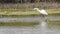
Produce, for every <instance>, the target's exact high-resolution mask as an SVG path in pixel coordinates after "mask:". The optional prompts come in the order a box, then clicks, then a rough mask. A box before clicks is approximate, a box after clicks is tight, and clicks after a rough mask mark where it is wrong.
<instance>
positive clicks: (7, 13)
mask: <svg viewBox="0 0 60 34" xmlns="http://www.w3.org/2000/svg"><path fill="white" fill-rule="evenodd" d="M45 10H46V11H47V12H48V14H49V16H60V8H57V9H45ZM40 15H41V14H40V13H39V12H38V11H34V10H31V11H29V10H28V9H27V10H24V11H21V10H19V11H15V10H13V11H11V10H10V11H6V10H4V11H3V10H1V11H0V17H16V16H17V17H25V16H27V17H28V16H29V17H30V16H40Z"/></svg>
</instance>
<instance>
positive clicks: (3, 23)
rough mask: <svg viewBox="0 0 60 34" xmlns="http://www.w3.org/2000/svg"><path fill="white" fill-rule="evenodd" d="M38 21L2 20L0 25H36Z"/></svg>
mask: <svg viewBox="0 0 60 34" xmlns="http://www.w3.org/2000/svg"><path fill="white" fill-rule="evenodd" d="M38 24H39V23H38V22H0V26H35V25H38Z"/></svg>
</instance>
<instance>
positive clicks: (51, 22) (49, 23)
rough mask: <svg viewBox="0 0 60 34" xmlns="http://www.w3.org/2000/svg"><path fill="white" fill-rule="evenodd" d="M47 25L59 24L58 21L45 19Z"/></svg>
mask: <svg viewBox="0 0 60 34" xmlns="http://www.w3.org/2000/svg"><path fill="white" fill-rule="evenodd" d="M47 24H48V25H60V21H47Z"/></svg>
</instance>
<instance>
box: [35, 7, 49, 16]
mask: <svg viewBox="0 0 60 34" xmlns="http://www.w3.org/2000/svg"><path fill="white" fill-rule="evenodd" d="M34 10H37V11H38V12H40V13H41V14H42V16H43V17H45V16H47V15H48V13H47V12H46V11H45V10H44V9H42V10H40V9H39V8H34Z"/></svg>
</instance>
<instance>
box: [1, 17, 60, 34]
mask: <svg viewBox="0 0 60 34" xmlns="http://www.w3.org/2000/svg"><path fill="white" fill-rule="evenodd" d="M47 18H48V19H49V20H53V21H54V20H60V17H59V16H58V17H47ZM0 21H1V22H9V21H22V22H23V21H25V22H35V21H39V22H40V24H39V25H36V26H32V27H15V26H12V27H10V26H0V34H60V25H53V26H51V25H50V26H49V25H48V24H47V23H46V22H45V21H44V18H42V17H25V18H10V17H9V18H0Z"/></svg>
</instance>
